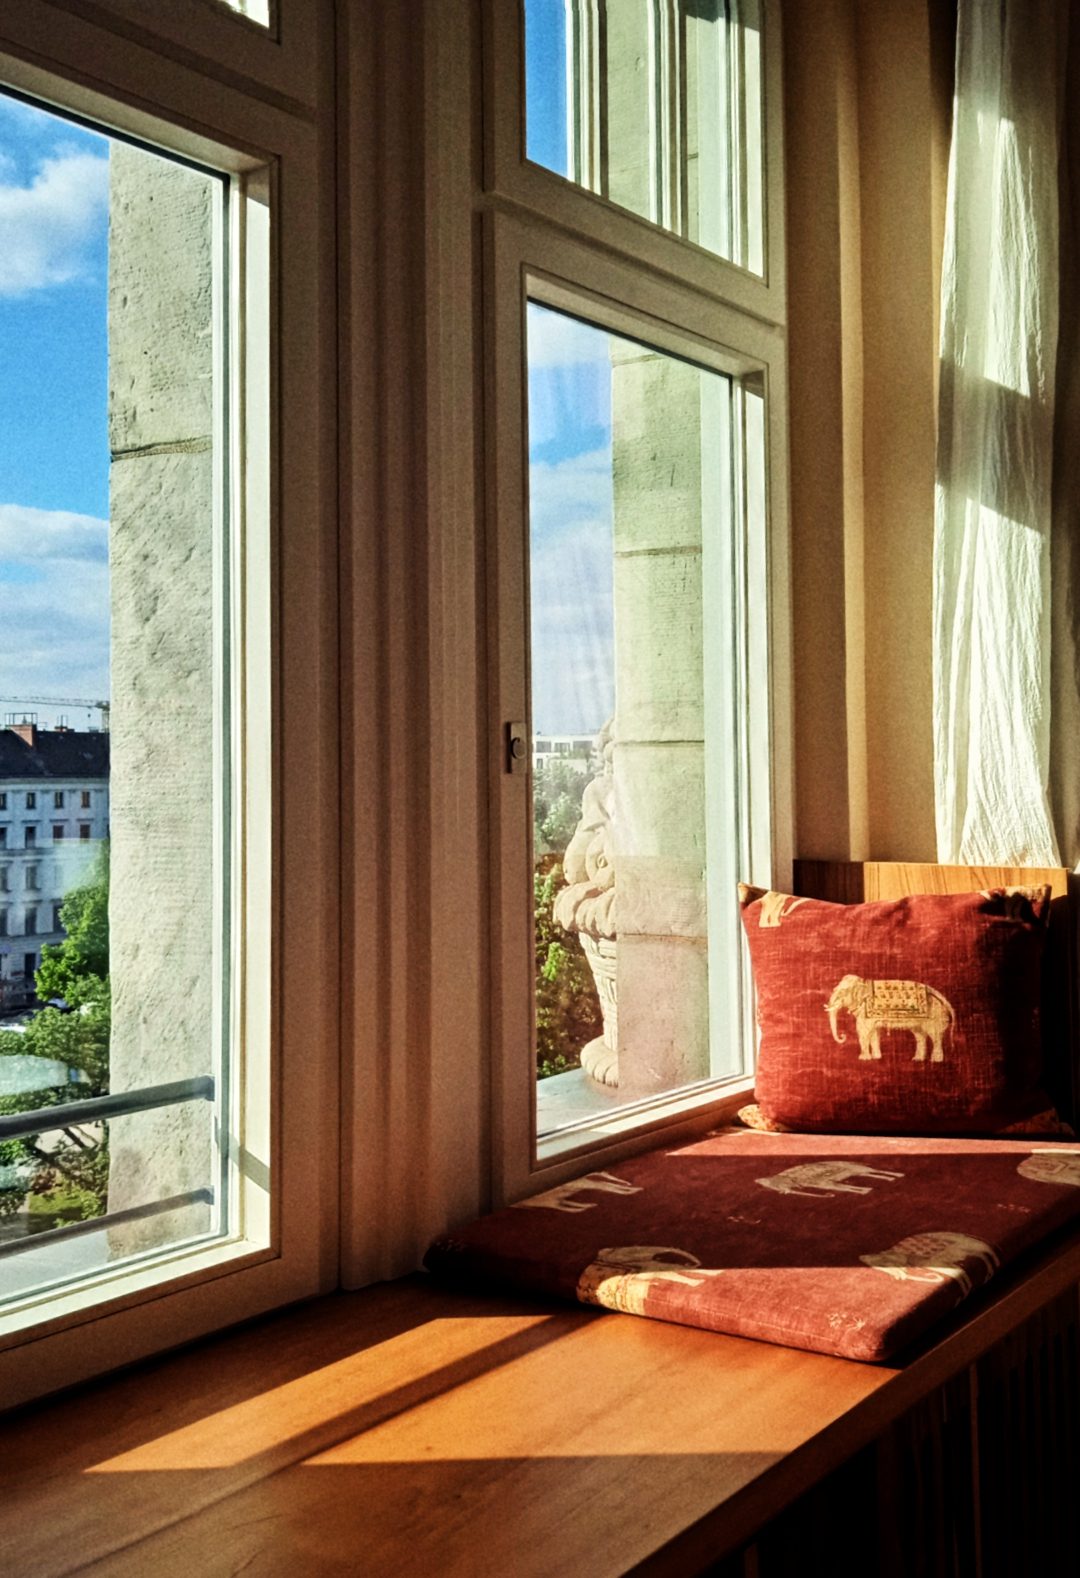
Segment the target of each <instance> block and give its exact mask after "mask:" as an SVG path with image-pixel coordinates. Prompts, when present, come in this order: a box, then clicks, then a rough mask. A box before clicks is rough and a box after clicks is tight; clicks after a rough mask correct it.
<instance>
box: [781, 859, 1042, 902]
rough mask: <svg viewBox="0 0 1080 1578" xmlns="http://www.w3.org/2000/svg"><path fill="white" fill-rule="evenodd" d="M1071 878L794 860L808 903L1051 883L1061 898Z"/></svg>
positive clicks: (1011, 869) (1035, 870)
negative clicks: (812, 899) (811, 899)
mask: <svg viewBox="0 0 1080 1578" xmlns="http://www.w3.org/2000/svg"><path fill="white" fill-rule="evenodd" d="M1069 875H1070V873H1069V872H1068V871H1067V870H1066V869H1065V867H1064V866H937V865H932V864H930V863H928V862H918V861H907V862H905V861H897V860H865V861H843V860H797V861H796V862H795V889H796V892H798V893H800V894H805V895H806V897H807V898H815V899H828V900H830V901H831V902H832V903H834V904H858V903H862V902H866V903H871V902H873V901H875V900H879V899H902V898H906V897H907V896H908V895H909V894H913V893H978V892H980V891H981V890H982V889H983V888H1009V887H1023V886H1037V885H1038V884H1040V883H1044V882H1048V883H1049V884H1050V890H1051V896H1052V897H1053V898H1055V899H1058V898H1064V897H1065V896H1066V894H1067V893H1068V891H1069Z"/></svg>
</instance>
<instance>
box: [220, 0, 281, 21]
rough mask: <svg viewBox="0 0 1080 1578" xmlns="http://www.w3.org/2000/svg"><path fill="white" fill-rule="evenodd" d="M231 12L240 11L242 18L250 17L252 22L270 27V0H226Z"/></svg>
mask: <svg viewBox="0 0 1080 1578" xmlns="http://www.w3.org/2000/svg"><path fill="white" fill-rule="evenodd" d="M224 3H225V5H227V6H228V8H229V10H230V11H239V12H240V15H241V16H246V17H250V19H251V21H252V22H260V23H261V24H262V26H263V27H269V26H270V0H224Z"/></svg>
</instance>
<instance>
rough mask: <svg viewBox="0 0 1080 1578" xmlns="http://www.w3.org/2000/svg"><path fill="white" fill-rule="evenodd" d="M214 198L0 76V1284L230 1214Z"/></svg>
mask: <svg viewBox="0 0 1080 1578" xmlns="http://www.w3.org/2000/svg"><path fill="white" fill-rule="evenodd" d="M226 201H227V186H226V183H225V182H224V181H223V180H222V179H220V178H219V177H217V176H215V175H213V174H210V173H208V172H206V171H203V170H200V169H194V168H192V167H190V166H188V165H186V164H182V163H180V162H179V161H177V160H173V159H170V158H167V157H164V156H162V155H160V154H158V153H155V152H151V151H150V150H148V149H145V148H143V147H138V146H133V145H132V144H130V143H128V142H126V141H121V140H119V139H116V138H110V137H107V136H104V135H101V134H99V133H97V132H95V131H92V130H89V129H87V128H85V127H83V126H82V125H79V124H76V123H74V122H70V121H67V120H65V119H63V118H61V117H58V116H56V115H54V114H51V113H46V112H44V111H42V110H39V109H37V108H36V107H33V106H31V105H28V104H26V103H23V102H21V101H16V100H14V99H11V98H6V97H0V212H2V213H3V215H4V219H5V247H4V255H3V257H2V258H0V339H2V341H3V344H4V345H5V347H7V348H8V349H7V351H6V354H5V364H4V370H3V375H2V378H0V429H2V436H3V442H2V444H0V596H2V598H3V607H4V618H3V620H2V621H0V692H2V693H3V695H2V701H3V705H4V709H5V716H4V724H5V726H4V727H3V729H0V786H2V788H0V793H3V794H5V795H6V797H7V798H6V805H8V806H12V807H16V806H17V807H18V810H17V814H15V815H13V814H12V813H11V812H3V811H0V830H3V831H4V833H5V836H4V838H3V842H4V844H5V846H6V849H7V859H6V863H5V866H6V875H5V889H6V891H7V892H9V893H10V902H8V903H6V904H5V906H4V909H3V911H0V913H2V914H3V915H4V921H5V932H6V938H7V940H6V941H5V943H4V944H3V945H2V946H0V1120H2V1119H6V1120H8V1129H9V1130H10V1128H11V1120H15V1121H16V1122H18V1121H19V1119H20V1115H21V1114H23V1113H25V1112H28V1111H36V1110H38V1109H41V1108H45V1109H48V1110H49V1113H50V1116H51V1125H50V1123H49V1122H47V1121H45V1120H42V1123H41V1124H40V1125H39V1126H37V1127H36V1128H35V1129H34V1130H33V1131H32V1132H31V1133H29V1134H25V1133H20V1134H16V1135H13V1136H12V1135H11V1134H10V1133H9V1134H8V1135H6V1136H2V1137H0V1303H2V1302H3V1300H4V1299H5V1298H13V1297H18V1296H19V1295H20V1294H22V1293H25V1292H27V1291H29V1290H31V1289H36V1288H39V1287H42V1286H49V1285H53V1284H54V1283H58V1282H62V1281H65V1280H68V1279H70V1278H71V1277H74V1276H80V1275H86V1274H91V1273H93V1272H95V1271H98V1270H102V1269H104V1268H105V1267H106V1266H108V1265H111V1264H116V1263H117V1262H118V1261H121V1260H124V1259H125V1258H127V1257H130V1256H132V1255H134V1254H136V1253H140V1252H142V1251H145V1250H160V1249H164V1248H168V1247H171V1246H173V1245H175V1244H178V1243H181V1242H189V1241H191V1240H192V1239H196V1238H201V1237H204V1236H206V1235H208V1234H212V1233H218V1232H221V1231H223V1230H224V1229H225V1226H226V1223H225V1215H226V1213H225V1210H224V1204H223V1200H222V1192H221V1188H220V1175H221V1158H220V1156H219V1154H218V1150H217V1143H216V1138H215V1132H216V1127H217V1125H216V1123H215V1107H214V1101H213V1099H212V1098H213V1097H214V1096H215V1094H216V1095H217V1098H218V1099H219V1100H220V1098H221V1094H222V1084H223V1067H224V1065H223V1062H222V1058H223V1052H224V1039H225V1037H224V1030H223V1028H222V1027H223V1024H224V1023H225V1022H226V1018H227V1016H226V1015H225V1014H224V1012H223V1008H222V1003H223V995H224V992H225V990H226V978H225V969H224V963H223V961H224V960H225V959H226V958H227V956H228V949H227V937H226V935H225V930H224V922H223V920H222V915H223V913H224V911H225V905H224V899H223V895H224V892H225V886H226V884H225V867H224V856H223V853H222V851H223V848H225V847H227V846H226V843H225V838H224V830H225V829H226V828H227V823H228V772H227V770H226V767H225V765H224V764H225V763H227V762H228V760H229V757H230V747H229V741H228V735H227V722H228V720H227V713H226V708H225V706H224V701H223V698H224V697H225V696H226V695H227V690H228V687H227V675H226V652H227V642H226V624H225V619H224V613H223V610H224V609H225V607H226V599H227V574H226V563H227V555H226V540H227V531H226V521H225V505H224V490H223V488H222V485H221V476H220V472H221V467H222V464H223V456H222V450H223V433H224V404H225V392H224V388H223V382H222V378H221V375H220V364H221V360H222V342H223V331H222V324H221V318H222V312H223V301H224V297H225V295H226V292H225V291H224V289H223V280H222V257H223V238H224V234H225V208H226ZM28 785H32V786H33V787H27V786H28ZM23 801H25V809H24V808H23V804H22V802H23ZM185 1081H186V1082H188V1083H187V1086H185V1089H186V1090H188V1091H189V1093H190V1094H193V1096H194V1099H186V1100H183V1101H180V1102H175V1103H171V1104H169V1105H165V1106H158V1107H157V1108H155V1110H152V1111H139V1112H137V1113H135V1114H122V1115H110V1116H108V1117H101V1116H98V1115H97V1113H96V1112H95V1110H94V1109H91V1110H90V1112H89V1113H88V1114H87V1115H85V1116H80V1117H78V1118H77V1119H75V1120H73V1119H72V1117H71V1115H70V1104H71V1103H72V1102H73V1101H77V1102H84V1101H86V1100H88V1099H93V1098H97V1097H101V1096H104V1095H106V1094H111V1095H113V1096H116V1095H130V1094H131V1093H133V1092H139V1091H142V1092H145V1091H146V1090H147V1089H148V1088H149V1087H155V1086H161V1085H175V1084H176V1083H177V1082H185ZM200 1081H201V1084H200V1083H198V1082H200ZM208 1098H211V1099H208ZM54 1111H55V1116H52V1114H53V1113H54ZM58 1124H63V1125H64V1127H58V1126H57V1125H58ZM59 1229H63V1230H64V1231H57V1230H59Z"/></svg>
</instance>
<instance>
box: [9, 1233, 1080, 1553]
mask: <svg viewBox="0 0 1080 1578" xmlns="http://www.w3.org/2000/svg"><path fill="white" fill-rule="evenodd" d="M1078 1278H1080V1236H1078V1235H1075V1234H1074V1235H1072V1236H1071V1237H1070V1238H1069V1239H1067V1240H1063V1241H1062V1242H1060V1243H1059V1244H1057V1245H1056V1246H1054V1247H1051V1248H1048V1249H1047V1250H1045V1251H1044V1253H1043V1254H1042V1255H1041V1256H1040V1257H1039V1258H1038V1259H1036V1260H1035V1261H1033V1262H1031V1263H1029V1265H1028V1267H1027V1268H1026V1269H1025V1270H1024V1271H1023V1272H1022V1273H1020V1274H1018V1275H1016V1276H1014V1277H1012V1278H1011V1279H1009V1280H1008V1281H1006V1282H1004V1283H1003V1285H1002V1287H1001V1289H1000V1290H999V1291H998V1292H997V1294H996V1295H995V1296H994V1297H992V1298H990V1299H984V1300H983V1301H982V1302H981V1304H980V1305H979V1307H978V1308H976V1309H975V1310H973V1312H972V1313H970V1314H968V1315H967V1316H966V1317H965V1318H964V1319H963V1320H961V1321H959V1322H955V1321H954V1323H953V1324H952V1325H951V1326H950V1327H948V1328H945V1334H944V1335H943V1336H939V1337H938V1339H937V1340H936V1342H934V1343H933V1344H932V1345H930V1346H928V1347H926V1348H925V1349H924V1350H923V1351H921V1352H920V1353H918V1354H916V1355H915V1356H913V1357H912V1358H910V1359H909V1361H908V1363H907V1364H906V1365H905V1366H903V1367H895V1368H890V1367H878V1366H870V1365H861V1364H855V1363H852V1362H850V1361H847V1360H843V1359H832V1358H827V1357H825V1356H823V1355H820V1354H811V1353H803V1352H799V1351H797V1350H794V1349H788V1348H775V1347H771V1346H769V1345H768V1344H765V1343H756V1342H748V1341H744V1340H741V1339H738V1338H729V1337H722V1336H718V1335H716V1334H714V1333H708V1332H698V1331H693V1330H690V1329H687V1328H683V1327H676V1326H667V1325H663V1324H660V1323H654V1322H651V1321H647V1320H641V1319H639V1318H636V1317H632V1316H621V1315H618V1316H617V1315H608V1314H604V1315H596V1314H594V1313H592V1312H589V1311H583V1310H577V1309H574V1308H572V1307H567V1306H560V1305H554V1304H546V1303H538V1302H536V1301H523V1300H518V1301H512V1300H508V1299H503V1298H498V1297H492V1298H477V1297H473V1296H471V1295H462V1294H454V1293H450V1292H447V1291H444V1290H442V1289H441V1288H439V1287H437V1286H434V1285H433V1284H432V1283H431V1282H430V1281H429V1280H428V1279H426V1278H424V1277H419V1276H414V1277H409V1278H405V1279H403V1280H402V1281H400V1282H396V1283H390V1284H384V1285H383V1286H381V1287H377V1288H373V1289H369V1290H367V1291H365V1292H363V1293H358V1294H337V1295H333V1296H331V1297H329V1298H324V1299H320V1300H318V1301H315V1302H312V1303H310V1304H307V1305H305V1306H303V1307H301V1308H298V1309H294V1310H291V1311H286V1312H283V1313H280V1314H278V1315H275V1316H271V1317H269V1318H265V1319H262V1320H260V1321H259V1322H257V1323H255V1324H253V1325H250V1326H248V1327H245V1328H244V1329H242V1330H238V1331H234V1332H232V1333H229V1334H226V1335H225V1336H223V1337H219V1338H215V1339H212V1340H209V1341H206V1342H202V1343H199V1344H197V1345H195V1346H193V1347H190V1348H188V1349H186V1350H184V1351H182V1352H180V1353H178V1354H174V1355H173V1356H171V1357H170V1358H167V1359H164V1360H159V1361H155V1362H153V1363H151V1364H148V1365H143V1366H141V1367H140V1368H139V1369H137V1370H134V1371H131V1372H129V1373H126V1374H122V1375H119V1376H115V1377H113V1378H112V1379H111V1380H109V1381H107V1382H105V1383H99V1384H98V1385H96V1386H94V1387H93V1388H92V1389H89V1390H85V1391H81V1392H77V1393H75V1394H74V1395H72V1396H69V1397H67V1398H63V1399H59V1400H57V1401H54V1402H53V1403H51V1404H46V1405H44V1406H41V1407H38V1408H36V1409H33V1410H27V1411H26V1412H24V1413H23V1414H22V1415H21V1416H20V1417H15V1418H12V1419H11V1420H10V1421H9V1423H8V1428H7V1431H6V1441H5V1446H6V1451H5V1453H4V1461H5V1465H6V1466H5V1469H4V1476H5V1480H6V1489H5V1497H4V1502H5V1529H4V1534H5V1548H6V1549H8V1550H11V1551H18V1552H19V1560H20V1563H21V1564H22V1570H24V1571H28V1572H29V1571H35V1572H37V1571H42V1572H44V1571H65V1572H72V1571H83V1570H85V1569H86V1568H88V1567H90V1566H91V1565H93V1564H94V1563H101V1565H100V1566H96V1567H94V1571H95V1572H98V1573H100V1574H103V1575H105V1574H112V1575H118V1574H129V1573H130V1574H134V1573H141V1572H147V1571H157V1572H161V1573H163V1574H164V1573H181V1572H200V1573H202V1572H205V1573H210V1572H215V1573H217V1572H226V1571H228V1572H237V1571H240V1570H241V1569H242V1568H243V1567H245V1566H246V1565H248V1564H258V1565H259V1569H260V1570H270V1568H273V1570H275V1571H278V1570H280V1571H285V1570H286V1569H287V1568H288V1570H295V1571H304V1572H308V1573H311V1574H312V1575H313V1578H314V1575H316V1574H319V1573H323V1572H342V1571H351V1570H352V1569H353V1566H354V1564H355V1561H356V1552H357V1550H358V1549H363V1551H364V1553H365V1556H364V1563H365V1571H368V1572H371V1573H372V1574H377V1573H387V1572H391V1571H393V1572H394V1573H398V1574H408V1573H429V1572H432V1571H438V1572H446V1573H451V1572H457V1573H466V1572H475V1571H476V1570H477V1569H476V1563H477V1560H478V1553H479V1555H480V1557H481V1558H482V1565H483V1566H484V1568H485V1569H487V1570H490V1571H493V1572H511V1571H512V1572H514V1573H518V1574H522V1575H523V1578H524V1575H527V1574H530V1573H539V1572H541V1571H543V1572H552V1571H560V1572H590V1573H601V1572H602V1573H604V1574H614V1573H622V1572H626V1571H628V1570H630V1569H634V1570H640V1571H643V1572H649V1573H655V1574H676V1573H677V1574H680V1575H681V1574H687V1573H691V1572H697V1571H700V1570H702V1569H703V1568H705V1567H706V1566H707V1565H708V1564H709V1563H710V1562H714V1561H716V1560H717V1559H719V1558H721V1557H723V1556H724V1555H725V1554H727V1553H730V1552H732V1551H737V1550H738V1549H739V1548H740V1547H741V1546H742V1545H743V1544H744V1543H745V1542H746V1541H748V1540H751V1539H753V1538H754V1536H755V1535H756V1534H757V1532H758V1531H759V1530H760V1529H761V1528H762V1527H763V1526H764V1525H765V1524H767V1523H768V1522H769V1521H770V1520H771V1519H773V1518H774V1517H775V1516H776V1515H777V1514H778V1513H779V1512H780V1511H782V1510H783V1509H784V1508H785V1507H786V1506H788V1505H789V1504H790V1503H791V1502H792V1501H793V1500H794V1499H795V1498H797V1497H798V1496H800V1495H801V1494H802V1493H803V1492H805V1491H807V1490H809V1489H811V1488H812V1487H814V1486H816V1485H818V1484H819V1482H820V1481H822V1480H823V1479H824V1478H825V1477H826V1476H827V1475H828V1474H830V1473H831V1472H832V1471H833V1470H834V1469H836V1468H837V1467H838V1466H840V1465H841V1464H843V1463H845V1462H846V1461H847V1460H849V1459H850V1458H851V1457H852V1455H853V1454H854V1453H856V1452H858V1451H859V1450H861V1449H862V1448H863V1447H865V1446H866V1445H868V1444H869V1443H870V1442H872V1441H874V1440H875V1439H877V1438H879V1437H881V1436H882V1435H883V1433H884V1432H886V1431H887V1430H888V1429H889V1428H890V1426H891V1425H892V1424H893V1423H894V1422H895V1421H897V1420H899V1419H900V1418H901V1417H902V1416H903V1415H905V1414H906V1413H907V1412H908V1411H910V1410H911V1409H912V1408H913V1406H914V1405H916V1404H917V1403H919V1402H920V1400H921V1399H923V1398H926V1397H928V1396H929V1395H930V1394H931V1393H933V1392H934V1391H935V1390H936V1389H937V1388H939V1387H941V1386H942V1385H943V1384H944V1383H946V1382H948V1381H949V1380H950V1379H951V1378H953V1377H956V1376H959V1375H962V1374H963V1372H964V1371H965V1370H967V1369H968V1368H969V1367H970V1366H971V1365H972V1364H973V1363H974V1361H975V1360H976V1359H978V1358H980V1357H981V1356H982V1355H983V1354H985V1353H987V1352H988V1351H989V1350H990V1349H991V1348H993V1347H994V1346H995V1345H996V1344H998V1343H1000V1342H1001V1341H1002V1339H1004V1338H1005V1337H1007V1336H1009V1335H1010V1334H1011V1333H1013V1332H1015V1331H1017V1330H1018V1328H1020V1327H1021V1326H1022V1325H1023V1324H1024V1322H1025V1321H1027V1320H1029V1318H1030V1317H1031V1316H1032V1315H1033V1314H1035V1313H1036V1312H1038V1311H1041V1310H1042V1309H1043V1308H1044V1307H1046V1306H1047V1305H1048V1304H1049V1303H1050V1302H1051V1301H1052V1300H1054V1299H1056V1298H1058V1297H1059V1296H1060V1295H1062V1294H1063V1293H1066V1292H1067V1291H1069V1290H1071V1289H1073V1288H1074V1287H1075V1285H1076V1283H1077V1280H1078ZM88 1340H92V1338H89V1339H88ZM583 1400H587V1401H586V1402H585V1404H584V1406H583ZM839 1532H841V1533H842V1532H843V1531H842V1530H841V1531H839ZM73 1552H75V1553H78V1555H77V1565H75V1566H73V1564H72V1553H73ZM267 1563H269V1566H267V1565H266V1564H267Z"/></svg>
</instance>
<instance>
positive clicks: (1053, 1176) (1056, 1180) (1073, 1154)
mask: <svg viewBox="0 0 1080 1578" xmlns="http://www.w3.org/2000/svg"><path fill="white" fill-rule="evenodd" d="M1016 1170H1017V1172H1018V1173H1019V1174H1020V1176H1021V1178H1032V1179H1034V1181H1035V1182H1036V1183H1048V1184H1071V1185H1072V1187H1073V1188H1074V1189H1080V1151H1033V1152H1032V1154H1031V1155H1030V1156H1025V1157H1024V1160H1023V1161H1022V1162H1021V1163H1020V1165H1019V1167H1018V1168H1017V1169H1016Z"/></svg>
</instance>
